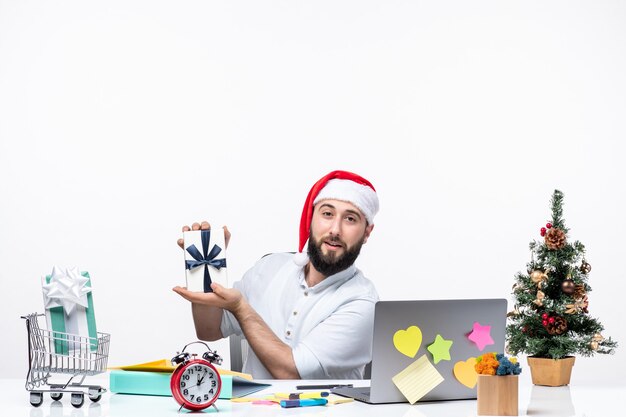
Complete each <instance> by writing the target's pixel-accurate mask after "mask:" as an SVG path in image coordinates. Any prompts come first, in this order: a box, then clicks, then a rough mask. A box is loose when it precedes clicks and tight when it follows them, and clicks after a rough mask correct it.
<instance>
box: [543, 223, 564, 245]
mask: <svg viewBox="0 0 626 417" xmlns="http://www.w3.org/2000/svg"><path fill="white" fill-rule="evenodd" d="M544 240H545V242H546V246H547V247H548V249H550V250H557V249H561V248H562V247H563V246H565V232H563V231H562V230H561V229H557V228H556V227H553V228H552V229H549V230H548V231H547V232H546V236H545V237H544Z"/></svg>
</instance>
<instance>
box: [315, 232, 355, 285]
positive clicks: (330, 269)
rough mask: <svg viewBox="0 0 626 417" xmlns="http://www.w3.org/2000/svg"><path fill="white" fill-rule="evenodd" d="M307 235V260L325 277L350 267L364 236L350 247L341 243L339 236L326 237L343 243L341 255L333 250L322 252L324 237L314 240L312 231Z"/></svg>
mask: <svg viewBox="0 0 626 417" xmlns="http://www.w3.org/2000/svg"><path fill="white" fill-rule="evenodd" d="M309 236H310V239H309V246H308V249H307V253H308V255H309V260H310V261H311V263H312V264H313V267H314V268H315V269H316V270H317V271H318V272H319V273H321V274H322V275H324V276H326V277H329V276H331V275H334V274H336V273H338V272H341V271H343V270H344V269H347V268H348V267H350V266H351V265H352V264H353V263H354V261H356V258H358V257H359V253H360V252H361V246H363V241H364V240H365V236H363V238H361V240H359V241H358V242H357V243H355V244H354V246H352V247H351V248H345V243H343V242H342V241H341V240H340V239H339V238H333V237H331V238H328V239H326V240H330V241H332V242H337V243H341V244H343V245H344V249H345V252H344V253H343V255H337V254H336V253H335V252H329V253H328V254H327V255H325V254H324V252H322V245H323V244H324V239H321V240H318V241H316V240H315V238H314V237H313V234H312V233H309Z"/></svg>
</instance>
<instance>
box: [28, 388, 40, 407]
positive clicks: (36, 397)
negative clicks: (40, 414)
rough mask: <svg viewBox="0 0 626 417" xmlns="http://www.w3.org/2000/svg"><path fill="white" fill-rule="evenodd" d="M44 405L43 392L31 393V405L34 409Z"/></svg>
mask: <svg viewBox="0 0 626 417" xmlns="http://www.w3.org/2000/svg"><path fill="white" fill-rule="evenodd" d="M42 403H43V392H31V393H30V405H32V406H33V407H39V406H40V405H41V404H42Z"/></svg>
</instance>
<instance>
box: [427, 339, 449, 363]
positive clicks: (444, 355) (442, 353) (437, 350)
mask: <svg viewBox="0 0 626 417" xmlns="http://www.w3.org/2000/svg"><path fill="white" fill-rule="evenodd" d="M452 343H453V342H452V340H446V339H444V338H443V337H441V335H440V334H438V335H437V337H435V341H434V342H433V343H432V344H431V345H429V346H428V347H427V349H428V351H429V352H430V353H432V355H433V360H434V361H435V364H437V363H439V361H441V360H446V361H449V360H450V347H452Z"/></svg>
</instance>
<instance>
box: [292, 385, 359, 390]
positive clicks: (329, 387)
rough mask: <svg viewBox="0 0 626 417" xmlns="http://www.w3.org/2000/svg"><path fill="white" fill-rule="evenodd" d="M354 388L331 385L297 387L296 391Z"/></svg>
mask: <svg viewBox="0 0 626 417" xmlns="http://www.w3.org/2000/svg"><path fill="white" fill-rule="evenodd" d="M344 387H345V388H352V384H343V385H342V384H329V385H297V386H296V389H333V388H344Z"/></svg>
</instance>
